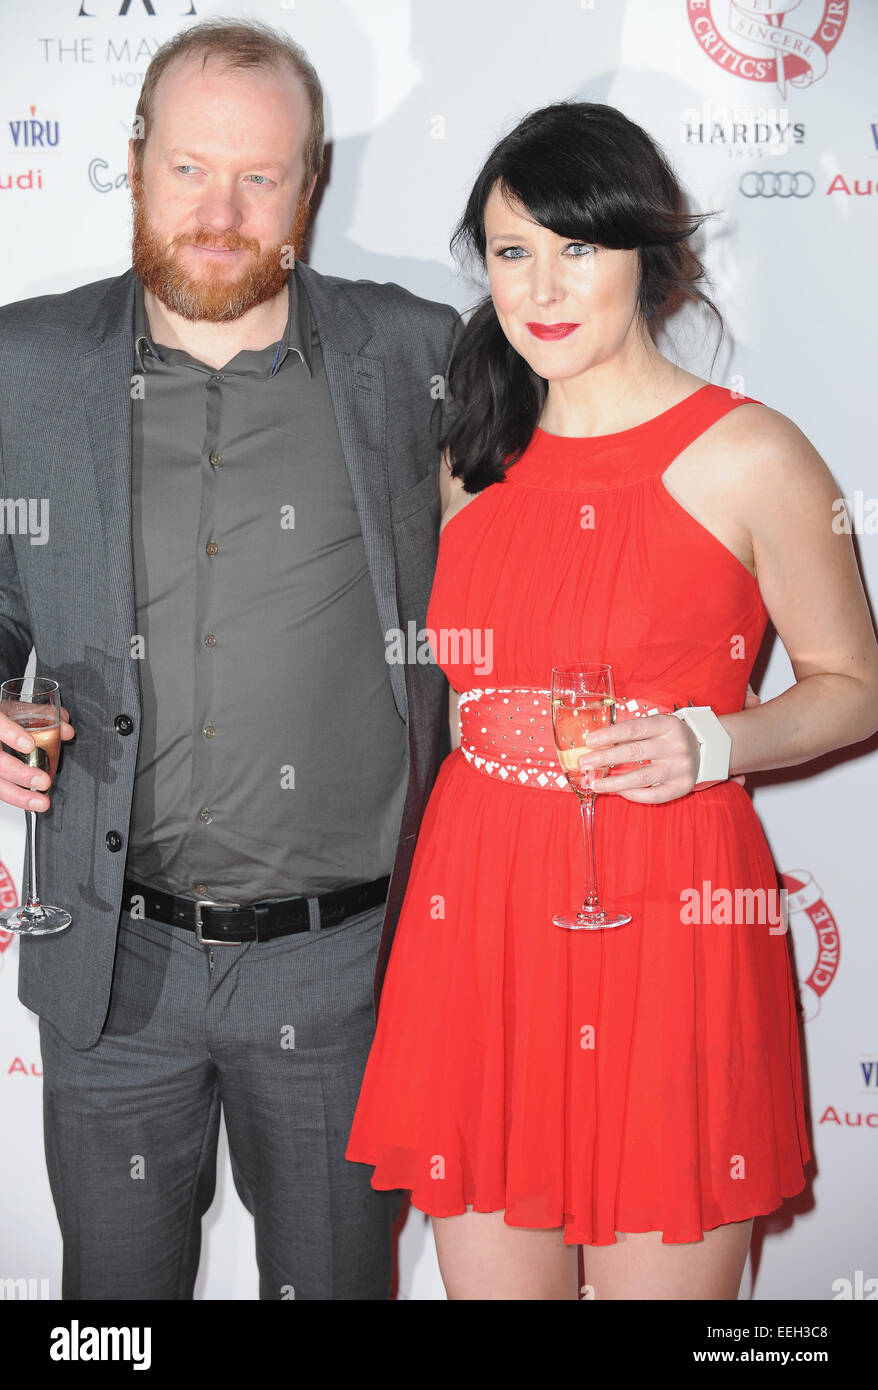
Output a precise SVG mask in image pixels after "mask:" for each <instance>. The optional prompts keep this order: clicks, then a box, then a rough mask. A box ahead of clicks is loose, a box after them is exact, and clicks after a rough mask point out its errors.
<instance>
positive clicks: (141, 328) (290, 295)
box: [134, 269, 313, 377]
mask: <svg viewBox="0 0 878 1390" xmlns="http://www.w3.org/2000/svg"><path fill="white" fill-rule="evenodd" d="M287 304H288V308H287V322H286V327H285V328H284V333H283V337H282V338H281V340H280V342H279V343H278V344H277V346H276V348H275V352H274V357H273V360H272V362H271V366H270V370H269V373H268V374H269V376H274V375H275V374H276V373H277V371H278V369H279V368H280V365H281V363H282V362H283V360H284V358H285V357H286V356H287V354H288V353H290V352H295V353H296V354H297V355H298V356H299V358H300V359H301V361H302V362H303V363H304V365H305V370H306V371H307V373H308V375H309V377H310V376H313V367H312V359H311V334H312V321H311V306H310V305H309V303H308V296H307V294H306V293H305V289H304V286H303V285H302V284H301V282H300V280H299V277H298V275H297V274H296V272H295V269H293V271H292V272H291V274H290V275H289V277H288V278H287ZM269 350H270V349H269V348H263V349H261V351H262V352H264V353H268V352H269ZM134 351H135V353H136V356H137V360H138V362H139V363H140V366H141V367H145V366H146V364H147V362H148V361H149V359H150V357H152V358H155V359H157V360H158V361H159V362H164V361H166V360H167V356H168V353H169V352H173V353H177V352H180V353H181V356H182V357H188V356H189V354H188V353H184V352H182V351H181V350H180V349H173V348H172V349H169V348H168V347H165V349H164V352H163V351H162V348H161V346H160V345H159V344H157V343H156V341H155V339H154V338H153V336H152V334H151V332H150V329H149V323H148V321H147V317H146V304H145V302H144V294H143V285H142V283H141V281H140V280H139V279H138V278H137V277H136V276H135V280H134ZM238 355H239V356H242V359H243V360H244V361H246V360H247V359H248V358H250V359H251V360H252V359H253V358H255V357H257V356H258V353H256V352H253V353H251V352H249V351H246V350H245V352H244V353H243V355H242V354H238ZM191 360H192V361H195V360H196V359H194V358H192V359H191ZM235 360H236V358H232V362H234V361H235ZM230 365H231V364H229V366H230ZM227 369H228V368H224V369H223V370H224V371H225V370H227ZM242 374H246V375H254V374H256V375H262V374H263V373H262V372H258V373H253V372H250V371H248V372H246V373H242Z"/></svg>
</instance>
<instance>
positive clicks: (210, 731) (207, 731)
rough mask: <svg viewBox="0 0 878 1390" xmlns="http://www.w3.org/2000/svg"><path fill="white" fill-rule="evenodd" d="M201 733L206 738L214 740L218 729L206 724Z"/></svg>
mask: <svg viewBox="0 0 878 1390" xmlns="http://www.w3.org/2000/svg"><path fill="white" fill-rule="evenodd" d="M201 732H202V733H203V734H204V737H205V738H213V736H214V734H215V733H216V729H215V728H214V727H213V725H212V724H205V726H204V728H203V729H202V730H201Z"/></svg>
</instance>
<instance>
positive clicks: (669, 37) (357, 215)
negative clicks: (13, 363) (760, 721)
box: [0, 0, 878, 1300]
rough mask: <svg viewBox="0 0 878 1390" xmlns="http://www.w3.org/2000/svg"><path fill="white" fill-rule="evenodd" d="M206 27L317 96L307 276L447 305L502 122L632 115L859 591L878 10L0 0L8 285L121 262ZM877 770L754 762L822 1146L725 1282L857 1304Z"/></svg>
mask: <svg viewBox="0 0 878 1390" xmlns="http://www.w3.org/2000/svg"><path fill="white" fill-rule="evenodd" d="M213 15H234V16H235V17H253V18H258V19H261V20H264V21H267V22H268V23H270V24H273V25H276V26H279V27H282V28H284V29H286V30H288V31H289V32H290V33H291V34H292V35H293V37H294V38H296V39H297V40H298V41H299V42H300V43H302V44H303V45H304V47H305V48H306V50H307V51H308V53H309V55H310V57H311V59H312V60H313V62H314V64H315V65H316V67H317V70H318V72H319V73H320V75H321V78H322V80H323V82H324V85H325V89H326V93H327V105H328V123H329V138H330V140H331V142H332V162H331V177H330V179H329V182H328V186H327V188H326V191H325V195H324V196H323V199H322V203H321V206H320V209H319V214H318V217H317V221H316V226H315V229H314V232H313V236H312V240H311V255H310V259H311V263H312V264H313V265H314V266H315V267H316V269H317V270H319V271H322V272H327V273H331V274H334V275H340V276H344V277H347V278H352V279H357V278H368V279H372V280H377V281H396V282H398V283H399V284H401V285H404V286H406V287H407V288H408V289H410V290H413V291H414V292H415V293H417V294H420V295H424V296H426V297H428V298H431V299H438V300H442V301H445V302H450V303H453V304H455V305H457V306H458V308H460V309H461V310H466V309H468V308H469V307H471V306H472V304H473V303H474V302H475V300H476V298H477V297H478V294H479V289H478V287H477V286H476V285H475V284H474V283H473V281H472V280H470V279H468V278H466V277H464V276H460V275H458V273H457V271H456V269H455V267H454V265H453V262H452V260H451V258H450V255H449V251H448V239H449V235H450V232H451V229H452V227H453V225H454V223H455V222H456V220H457V218H458V216H459V215H460V213H461V211H462V208H463V205H464V201H465V198H466V195H467V193H468V190H469V187H470V184H471V181H472V178H473V176H474V174H475V172H476V171H477V169H478V168H479V166H480V163H481V161H482V159H483V157H484V155H485V153H486V152H487V150H488V149H489V148H490V146H491V145H492V143H493V142H494V141H495V140H496V138H497V137H498V136H499V135H500V134H501V133H503V132H505V131H506V130H508V129H509V128H510V127H511V126H512V125H513V124H514V123H515V122H516V121H517V120H518V119H519V118H520V117H521V116H522V115H523V114H524V113H525V112H526V111H528V110H532V109H534V108H536V107H539V106H542V105H545V104H547V103H549V102H552V101H556V100H559V99H564V98H572V99H575V100H588V101H601V102H609V103H611V104H612V105H614V106H617V107H619V108H620V109H621V110H622V111H623V112H625V113H626V114H627V115H628V116H630V117H631V118H632V119H634V120H635V121H637V122H639V123H640V124H642V125H643V126H645V127H646V129H647V130H649V131H650V132H651V134H652V135H653V136H654V137H656V138H657V140H658V141H659V142H660V143H661V144H662V146H663V147H664V149H665V150H666V152H667V153H668V155H669V156H670V158H671V160H672V161H673V163H674V165H675V167H676V169H677V170H678V172H679V174H680V175H681V177H682V179H683V181H684V183H685V185H686V187H687V188H688V190H689V192H690V195H691V199H692V202H693V204H694V206H696V207H698V208H701V209H710V210H714V211H716V212H717V214H718V215H717V216H715V217H714V218H712V219H710V220H709V221H708V222H707V224H706V226H705V228H704V231H703V233H702V234H701V238H700V241H699V245H700V247H701V248H702V250H703V254H704V258H705V261H706V264H707V268H708V272H709V274H710V277H711V280H712V285H713V292H714V297H715V298H716V300H717V302H718V304H719V307H720V308H721V310H722V312H723V314H724V315H725V319H726V329H727V332H726V338H725V341H724V344H723V346H722V349H721V351H720V354H719V356H718V358H717V361H716V363H715V365H714V367H713V373H712V379H713V380H714V381H715V382H717V383H718V384H720V385H725V386H729V387H732V388H733V389H735V390H738V391H740V392H742V393H743V394H746V395H749V396H753V397H755V398H756V399H758V400H761V401H764V402H765V403H767V404H768V405H770V406H772V407H774V408H775V409H777V410H780V411H782V412H783V413H784V414H786V415H788V416H789V417H790V418H791V419H793V420H794V421H795V422H796V423H797V424H798V425H799V427H800V428H801V429H802V430H803V431H804V432H805V434H806V435H807V436H808V437H809V438H810V439H811V441H812V442H813V443H814V445H815V446H816V448H817V449H818V450H819V451H820V453H821V454H822V455H823V457H824V458H825V459H826V461H827V463H828V464H829V466H830V468H831V469H832V470H833V472H834V474H835V477H836V479H837V480H838V484H839V489H840V493H841V494H843V495H844V497H845V498H846V499H847V504H848V505H847V515H848V517H849V525H850V529H851V530H852V532H853V533H854V541H855V545H856V548H857V552H858V556H859V560H860V563H861V566H862V572H863V577H864V582H865V584H866V587H867V590H869V591H871V592H872V593H874V592H875V591H876V588H878V535H876V533H878V497H876V493H878V480H876V470H875V443H874V433H875V432H874V397H875V379H876V361H875V351H874V341H875V322H876V313H875V310H876V288H875V286H876V277H875V246H876V217H878V95H876V88H875V64H876V57H878V4H876V3H875V0H590V2H589V0H539V2H538V3H537V2H536V0H503V3H502V4H494V3H487V2H486V3H481V0H477V2H476V3H473V0H442V3H440V4H436V3H432V0H285V3H280V4H271V3H267V0H266V2H265V3H251V4H241V5H238V6H236V7H234V8H228V9H227V8H224V7H223V6H221V5H215V4H212V3H209V0H194V3H190V0H30V2H29V3H27V4H21V3H16V2H15V0H0V302H2V303H7V302H10V301H12V300H17V299H22V298H25V297H29V296H32V295H40V294H47V293H53V292H57V291H63V290H68V289H71V288H72V287H74V286H76V285H80V284H85V283H87V282H89V281H93V280H97V279H100V278H102V277H106V276H112V275H116V274H118V273H119V272H121V271H122V270H124V269H125V268H126V267H127V266H128V264H129V248H130V199H129V193H128V188H127V182H126V177H125V161H126V142H127V138H128V133H129V128H130V122H131V119H132V116H133V113H134V106H135V101H136V97H137V93H138V90H139V87H140V84H141V81H142V78H143V74H144V71H145V69H146V66H147V63H148V62H149V59H150V57H151V55H152V54H153V53H154V52H155V50H156V48H157V47H158V45H159V44H160V43H161V42H162V41H163V40H164V39H166V38H168V37H169V36H170V35H171V34H172V33H174V32H175V31H176V30H177V29H179V28H181V27H184V26H186V25H188V24H191V23H194V22H195V21H197V20H198V19H202V18H206V17H209V16H213ZM670 335H671V336H670V339H668V340H666V341H664V342H663V347H664V348H665V350H666V351H668V352H669V353H670V354H671V355H674V354H675V355H676V357H677V359H678V360H679V361H680V362H681V364H682V365H683V366H685V367H686V368H688V369H689V370H692V371H695V372H697V373H699V374H700V375H703V376H708V375H710V373H711V356H712V353H713V348H714V345H715V341H714V339H713V338H708V337H705V335H704V332H703V331H702V328H701V323H700V320H695V319H686V318H683V319H678V321H676V322H672V323H671V325H670ZM23 408H25V409H26V408H27V406H26V403H23ZM757 675H758V678H759V689H760V693H761V695H762V697H763V699H766V698H770V697H771V696H773V695H776V694H778V693H779V692H780V691H782V690H784V689H785V688H786V687H787V686H789V685H790V684H791V682H792V679H793V676H792V671H791V669H790V665H789V662H788V660H787V658H786V656H785V653H784V652H783V650H782V648H781V647H780V643H779V642H778V641H777V640H776V639H775V640H774V641H773V644H771V645H770V648H769V647H767V648H766V653H765V654H764V655H763V657H762V658H761V659H760V662H759V664H758V666H757ZM71 694H73V693H71ZM876 772H878V762H876V753H875V751H874V743H873V745H872V747H871V749H869V748H867V749H865V750H864V749H855V750H848V751H847V752H846V753H845V754H843V755H840V756H838V757H836V758H826V759H822V760H820V762H819V763H818V764H817V765H815V766H810V767H807V768H796V769H792V770H788V771H786V772H783V773H778V774H771V775H763V776H758V777H750V778H748V779H747V780H748V786H749V787H750V789H751V790H752V792H753V795H754V804H755V807H756V810H757V812H758V814H759V816H760V818H761V821H762V824H763V825H764V827H765V831H766V834H767V836H768V839H769V842H770V845H771V848H772V853H773V855H774V859H775V863H776V865H777V867H778V869H779V871H780V872H781V873H782V875H783V881H784V883H785V885H786V887H787V889H788V891H789V907H790V916H789V925H790V933H789V937H790V945H791V949H792V951H793V954H794V968H795V972H796V975H797V977H798V981H799V991H800V998H801V1004H802V1015H803V1038H804V1045H805V1049H806V1059H807V1087H808V1097H809V1105H810V1131H811V1136H812V1146H813V1149H814V1153H815V1161H814V1162H813V1163H812V1164H811V1166H810V1168H809V1179H808V1183H807V1186H806V1188H805V1190H804V1191H803V1193H802V1194H801V1195H800V1196H798V1197H796V1198H794V1199H792V1200H791V1201H788V1202H786V1203H785V1204H784V1206H783V1208H782V1209H781V1210H780V1211H778V1212H776V1213H774V1214H772V1215H770V1216H767V1217H765V1218H760V1219H758V1220H757V1222H756V1228H755V1235H754V1241H753V1251H752V1256H751V1261H750V1268H749V1270H748V1272H747V1274H746V1275H745V1279H744V1286H743V1288H742V1292H741V1297H742V1298H746V1297H748V1296H750V1295H751V1294H752V1297H753V1298H755V1299H789V1300H797V1299H820V1300H832V1299H840V1298H875V1297H876V1296H878V1282H876V1276H878V1254H876V1240H875V1235H876V1215H875V1212H876V1204H875V1201H874V1176H875V1158H876V1152H878V1022H876V1017H875V980H876V975H878V933H876V930H875V927H876V920H875V918H876V902H878V854H876V816H875V802H876V797H875V789H876ZM68 814H69V812H68ZM22 853H23V816H22V815H21V814H20V813H19V812H17V811H12V810H10V809H9V808H8V807H6V806H0V861H2V862H0V902H2V905H3V906H6V905H9V904H12V903H15V902H16V901H17V898H18V892H19V887H20V869H21V863H22ZM16 973H17V945H16V942H15V941H14V940H12V939H11V938H10V937H9V936H8V934H7V935H4V936H2V937H0V1105H2V1115H3V1133H4V1143H3V1165H2V1168H3V1181H2V1183H0V1278H7V1277H10V1278H11V1277H15V1278H19V1279H26V1280H29V1281H32V1282H31V1283H30V1284H29V1288H30V1290H31V1293H32V1296H34V1297H48V1298H58V1297H59V1296H60V1261H61V1243H60V1237H59V1233H58V1228H57V1224H56V1220H55V1213H54V1209H53V1206H52V1201H51V1196H50V1193H49V1188H48V1183H47V1179H46V1176H45V1167H44V1161H43V1149H42V1131H41V1080H40V1051H39V1039H38V1032H37V1021H36V1019H35V1018H34V1017H33V1016H31V1015H30V1014H29V1013H28V1012H27V1011H26V1010H25V1009H24V1008H23V1007H22V1006H21V1005H20V1004H19V1003H18V1000H17V997H16ZM768 1122H769V1119H768V1117H766V1123H768ZM196 1296H197V1297H198V1298H201V1299H222V1298H235V1299H253V1298H255V1297H256V1296H257V1276H256V1268H255V1261H254V1257H253V1231H252V1221H251V1218H250V1217H249V1216H248V1215H247V1213H246V1212H245V1211H244V1209H243V1207H242V1206H241V1204H240V1202H239V1200H238V1197H237V1195H236V1193H235V1190H234V1186H233V1184H232V1181H231V1175H230V1171H229V1168H228V1161H227V1157H226V1153H225V1150H223V1152H222V1154H221V1162H220V1175H219V1183H218V1188H217V1196H216V1199H215V1201H214V1204H213V1207H212V1208H211V1211H210V1213H209V1215H208V1217H207V1219H206V1221H205V1239H204V1247H203V1255H202V1262H201V1268H200V1273H199V1278H198V1285H197V1290H196ZM398 1296H399V1297H400V1298H405V1299H441V1298H443V1297H444V1290H443V1287H442V1283H441V1280H440V1278H439V1273H438V1267H437V1264H436V1259H435V1253H434V1248H433V1239H432V1234H431V1230H430V1225H429V1221H428V1218H427V1217H425V1216H424V1215H422V1214H421V1213H420V1212H418V1211H416V1210H413V1209H412V1210H409V1213H408V1216H407V1219H406V1221H405V1225H404V1228H403V1230H402V1232H401V1235H400V1238H399V1294H398Z"/></svg>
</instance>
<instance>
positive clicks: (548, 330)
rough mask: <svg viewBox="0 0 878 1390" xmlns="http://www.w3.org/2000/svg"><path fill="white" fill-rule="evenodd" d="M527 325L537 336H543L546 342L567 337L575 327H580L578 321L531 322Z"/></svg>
mask: <svg viewBox="0 0 878 1390" xmlns="http://www.w3.org/2000/svg"><path fill="white" fill-rule="evenodd" d="M527 327H528V328H529V329H530V331H531V333H532V334H533V335H534V337H535V338H541V339H543V341H544V342H553V341H554V340H555V339H557V338H566V337H567V336H568V334H570V333H572V332H573V330H574V328H578V327H579V324H578V323H529V324H528V325H527Z"/></svg>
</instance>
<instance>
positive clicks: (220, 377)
mask: <svg viewBox="0 0 878 1390" xmlns="http://www.w3.org/2000/svg"><path fill="white" fill-rule="evenodd" d="M208 380H209V381H225V377H224V376H223V374H222V372H214V374H213V376H211V377H208Z"/></svg>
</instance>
